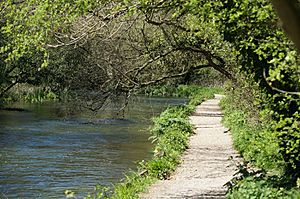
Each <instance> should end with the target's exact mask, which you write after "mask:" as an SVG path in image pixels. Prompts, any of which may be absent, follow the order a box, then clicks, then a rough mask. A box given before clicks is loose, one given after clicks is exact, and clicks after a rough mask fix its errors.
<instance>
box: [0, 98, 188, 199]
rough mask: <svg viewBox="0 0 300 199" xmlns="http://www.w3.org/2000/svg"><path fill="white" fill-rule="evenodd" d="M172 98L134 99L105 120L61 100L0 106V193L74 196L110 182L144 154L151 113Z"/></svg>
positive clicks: (174, 101)
mask: <svg viewBox="0 0 300 199" xmlns="http://www.w3.org/2000/svg"><path fill="white" fill-rule="evenodd" d="M184 102H185V100H183V99H175V98H143V97H139V98H135V99H133V100H131V102H130V103H129V106H128V107H127V108H126V112H125V119H122V120H114V119H104V118H108V117H109V115H110V114H111V113H112V112H114V109H113V108H112V107H111V108H108V109H107V111H101V112H99V113H97V114H93V115H91V114H90V113H89V112H88V111H84V110H77V109H75V108H72V107H69V106H66V105H63V104H60V103H53V102H52V103H43V104H16V105H14V106H17V107H19V108H24V109H25V110H26V111H22V112H20V111H4V110H1V111H0V148H1V151H0V198H13V199H15V198H22V199H27V198H28V199H29V198H30V199H32V198H55V199H56V198H65V197H64V191H65V190H67V189H68V190H72V191H74V192H75V193H76V196H77V197H78V198H82V197H83V196H85V195H87V193H88V192H92V191H93V189H94V186H95V185H97V184H101V185H111V184H112V183H114V182H117V181H119V180H120V179H121V178H122V177H124V173H126V172H127V171H129V170H130V169H135V168H136V162H137V161H140V160H142V159H149V157H150V156H151V149H152V145H151V143H150V141H149V140H148V137H149V132H148V130H147V128H148V127H149V125H150V124H151V117H153V116H155V115H158V114H159V113H160V112H161V111H162V110H163V109H165V108H166V107H167V106H169V105H175V104H183V103H184Z"/></svg>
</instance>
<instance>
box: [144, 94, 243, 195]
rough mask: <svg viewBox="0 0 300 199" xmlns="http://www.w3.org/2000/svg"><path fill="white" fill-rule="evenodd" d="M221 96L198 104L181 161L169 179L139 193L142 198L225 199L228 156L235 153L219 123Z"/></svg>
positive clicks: (229, 171) (231, 171) (231, 169)
mask: <svg viewBox="0 0 300 199" xmlns="http://www.w3.org/2000/svg"><path fill="white" fill-rule="evenodd" d="M221 98H222V96H221V95H215V99H212V100H207V101H205V102H203V103H202V104H201V105H199V106H198V107H197V109H196V112H195V113H194V114H193V116H191V117H190V120H191V122H192V123H193V124H194V125H195V127H196V129H195V135H193V136H191V138H190V145H189V149H187V150H186V152H185V153H184V154H183V156H182V163H181V165H180V166H179V167H178V168H177V170H176V171H175V172H174V174H173V175H172V176H171V178H170V179H169V180H161V181H158V182H157V183H155V184H154V185H152V186H151V187H149V190H148V192H147V193H143V194H142V195H141V198H143V199H155V198H178V199H181V198H205V199H208V198H214V199H215V198H225V194H226V191H227V189H226V187H224V184H226V183H227V182H228V181H230V180H231V179H232V177H233V174H234V173H235V172H236V166H235V164H234V162H233V161H232V158H234V159H235V158H236V157H237V156H238V154H237V153H236V152H235V151H234V149H233V147H232V141H231V136H230V133H229V132H228V131H227V129H226V128H225V127H223V126H222V124H221V119H222V113H221V109H220V107H219V105H218V104H219V102H220V99H221Z"/></svg>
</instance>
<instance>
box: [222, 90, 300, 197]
mask: <svg viewBox="0 0 300 199" xmlns="http://www.w3.org/2000/svg"><path fill="white" fill-rule="evenodd" d="M235 92H239V93H241V92H240V91H231V92H226V98H225V99H223V100H222V104H221V105H222V108H223V110H224V119H223V123H224V125H225V126H227V127H228V128H230V131H231V133H232V137H233V142H234V147H235V148H236V149H237V150H238V151H239V152H240V153H241V155H242V157H243V159H244V164H243V165H240V173H239V174H240V175H241V176H238V177H236V178H235V179H233V180H232V183H233V185H234V186H233V187H231V189H230V192H229V193H228V198H299V197H300V191H299V189H297V188H296V187H297V185H296V183H295V180H294V179H292V178H293V177H292V176H289V175H286V173H287V172H286V169H287V165H286V163H285V162H284V159H283V157H282V155H281V153H280V151H279V141H278V139H277V137H276V133H274V131H272V123H271V122H270V118H267V117H266V114H265V113H264V112H261V114H260V115H255V114H256V113H257V111H258V110H257V107H255V106H253V105H251V104H247V103H248V101H247V100H245V96H240V98H238V97H237V96H238V95H236V94H235ZM247 97H248V98H252V97H253V96H251V93H248V94H247ZM248 100H249V99H248ZM249 167H253V171H251V169H249ZM298 186H299V185H298ZM293 187H294V188H293Z"/></svg>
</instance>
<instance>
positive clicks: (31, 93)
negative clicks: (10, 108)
mask: <svg viewBox="0 0 300 199" xmlns="http://www.w3.org/2000/svg"><path fill="white" fill-rule="evenodd" d="M7 96H8V97H6V98H4V99H5V102H3V103H13V102H16V101H23V102H28V103H41V102H44V101H56V100H58V99H59V97H58V95H57V94H55V93H54V92H53V91H51V89H50V88H49V87H40V86H39V87H34V86H30V85H27V84H23V85H16V86H15V87H14V88H12V89H11V90H10V91H9V92H8V93H7Z"/></svg>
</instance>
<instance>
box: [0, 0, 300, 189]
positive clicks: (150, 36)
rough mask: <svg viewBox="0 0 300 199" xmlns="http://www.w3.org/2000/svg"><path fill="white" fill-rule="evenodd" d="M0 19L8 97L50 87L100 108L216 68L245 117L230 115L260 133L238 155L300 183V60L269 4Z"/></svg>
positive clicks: (38, 8) (85, 4)
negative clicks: (23, 86) (22, 87)
mask: <svg viewBox="0 0 300 199" xmlns="http://www.w3.org/2000/svg"><path fill="white" fill-rule="evenodd" d="M298 3H299V1H298ZM0 14H1V18H0V28H1V29H0V97H1V98H2V97H3V96H4V95H5V94H6V93H7V91H8V90H9V89H11V88H12V87H13V86H15V85H17V84H19V83H28V84H31V85H47V86H49V87H50V88H51V89H50V90H51V91H52V90H53V91H57V92H60V91H62V90H71V91H72V92H74V93H75V96H77V97H78V98H80V99H83V101H84V102H86V103H87V105H90V106H91V107H90V108H91V109H93V110H94V109H98V108H99V107H101V105H102V104H103V103H104V102H105V100H107V99H109V98H110V97H119V96H124V97H125V98H127V97H128V96H130V94H131V93H132V92H134V91H136V90H139V89H143V88H145V87H148V86H150V85H156V84H159V83H166V82H168V84H169V85H172V84H173V85H174V84H178V83H189V82H191V81H190V80H191V79H192V77H193V75H192V74H194V73H198V74H200V75H201V74H202V75H203V73H201V72H199V70H201V69H203V68H205V69H207V68H212V69H214V70H216V71H218V72H220V73H221V74H222V75H223V76H225V77H227V78H228V79H230V80H231V86H230V87H228V89H227V90H228V94H227V95H228V96H230V98H231V99H230V100H229V101H231V102H233V105H232V108H231V110H239V111H241V112H239V111H237V112H232V113H230V114H238V115H240V114H242V115H241V116H242V119H241V120H240V121H236V122H237V123H238V124H239V125H241V124H242V125H246V124H247V125H246V126H248V124H250V126H251V128H250V129H253V132H255V133H252V130H251V131H250V130H245V129H248V127H245V129H244V130H241V131H239V136H237V138H238V139H236V140H237V144H236V145H237V148H239V149H240V150H241V151H242V152H243V154H244V155H245V158H246V159H249V160H251V161H252V162H255V163H256V165H257V166H260V167H262V168H263V169H269V167H273V168H275V167H277V166H278V165H276V164H277V163H274V164H273V163H272V164H269V163H270V162H269V161H270V159H268V158H270V157H268V158H267V156H271V157H274V158H275V159H276V160H278V163H279V164H280V168H282V170H283V171H284V175H285V176H286V177H288V178H289V179H290V182H291V184H294V185H295V184H296V181H297V178H299V175H300V95H299V89H300V78H299V76H300V67H299V66H300V65H299V64H300V59H299V58H300V57H299V55H298V54H297V52H296V49H295V47H294V45H293V43H292V42H291V41H290V40H289V39H288V38H287V37H286V36H285V34H284V32H283V30H282V29H281V27H280V21H279V19H278V17H277V15H276V13H275V12H274V10H273V8H272V4H271V3H270V2H269V1H265V0H256V1H255V0H242V1H241V0H226V1H219V0H213V1H212V0H189V1H186V0H163V1H162V0H138V1H126V0H124V1H112V2H109V1H104V0H103V1H90V0H79V1H77V0H76V1H75V0H64V1H58V0H55V1H37V0H25V1H13V0H10V1H1V2H0ZM194 77H195V76H194ZM207 77H211V76H207ZM174 79H175V80H174ZM146 90H147V89H146ZM252 127H253V128H252ZM179 138H180V137H179ZM268 142H270V143H271V144H270V148H268V147H267V148H263V146H264V145H265V144H266V143H268ZM251 143H254V145H252V144H251ZM252 146H255V147H254V148H253V147H252ZM265 158H267V159H265ZM265 161H266V162H265ZM169 166H170V168H171V167H172V165H169ZM281 166H282V167H281ZM278 175H279V174H278Z"/></svg>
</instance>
